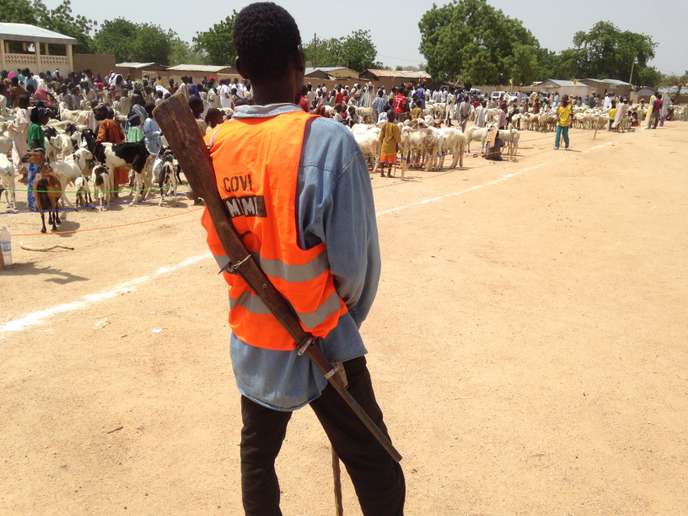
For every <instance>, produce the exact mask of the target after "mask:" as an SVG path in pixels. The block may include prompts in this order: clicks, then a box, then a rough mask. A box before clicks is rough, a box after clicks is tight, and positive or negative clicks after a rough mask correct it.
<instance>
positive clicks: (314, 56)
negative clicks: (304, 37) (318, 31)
mask: <svg viewBox="0 0 688 516" xmlns="http://www.w3.org/2000/svg"><path fill="white" fill-rule="evenodd" d="M303 53H304V55H305V56H306V65H307V66H312V67H315V68H317V67H319V66H341V65H342V64H343V62H344V60H343V57H342V42H341V40H340V39H339V38H329V39H320V38H318V36H317V35H314V36H313V39H312V40H310V41H309V42H308V43H307V44H306V45H305V46H304V47H303Z"/></svg>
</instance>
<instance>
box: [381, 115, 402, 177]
mask: <svg viewBox="0 0 688 516" xmlns="http://www.w3.org/2000/svg"><path fill="white" fill-rule="evenodd" d="M377 123H378V125H380V124H381V123H382V124H383V125H382V129H381V130H380V160H379V162H378V163H379V167H380V177H385V164H386V165H389V171H388V172H387V177H392V167H393V166H394V164H395V163H396V162H397V148H398V147H399V144H400V143H401V131H400V130H399V126H398V125H397V124H395V123H394V111H390V112H389V114H386V113H380V118H379V119H378V122H377Z"/></svg>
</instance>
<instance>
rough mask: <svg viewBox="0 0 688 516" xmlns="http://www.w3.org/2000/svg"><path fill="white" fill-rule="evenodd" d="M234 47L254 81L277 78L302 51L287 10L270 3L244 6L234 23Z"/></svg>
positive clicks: (296, 27)
mask: <svg viewBox="0 0 688 516" xmlns="http://www.w3.org/2000/svg"><path fill="white" fill-rule="evenodd" d="M234 48H235V49H236V52H237V56H238V57H239V59H240V61H241V69H242V71H243V72H244V73H245V74H246V75H247V76H248V78H249V79H251V80H253V81H264V80H270V79H279V78H281V77H283V76H284V75H285V73H286V72H287V69H288V66H289V61H290V60H292V59H295V58H296V57H297V56H298V55H299V52H300V50H301V34H300V33H299V28H298V26H297V25H296V21H294V18H293V17H292V15H291V14H289V13H288V12H287V10H286V9H284V8H283V7H280V6H279V5H277V4H274V3H272V2H256V3H253V4H250V5H248V6H247V7H244V8H243V9H242V10H241V11H240V12H239V14H238V15H237V17H236V21H235V22H234Z"/></svg>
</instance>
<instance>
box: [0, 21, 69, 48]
mask: <svg viewBox="0 0 688 516" xmlns="http://www.w3.org/2000/svg"><path fill="white" fill-rule="evenodd" d="M0 38H2V39H13V40H17V41H39V42H41V43H62V44H65V45H66V44H69V43H72V44H74V43H76V42H77V41H76V39H74V38H72V37H71V36H65V35H64V34H60V33H58V32H53V31H51V30H48V29H44V28H43V27H36V26H35V25H29V24H27V23H5V22H0Z"/></svg>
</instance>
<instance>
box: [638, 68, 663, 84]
mask: <svg viewBox="0 0 688 516" xmlns="http://www.w3.org/2000/svg"><path fill="white" fill-rule="evenodd" d="M634 73H635V72H634ZM636 77H637V79H634V80H633V82H634V83H636V84H640V85H641V86H650V87H655V86H658V85H659V84H660V83H661V82H662V74H661V73H660V71H659V70H657V69H656V68H655V67H653V66H646V67H644V68H641V69H640V70H639V71H638V74H637V75H636Z"/></svg>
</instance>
